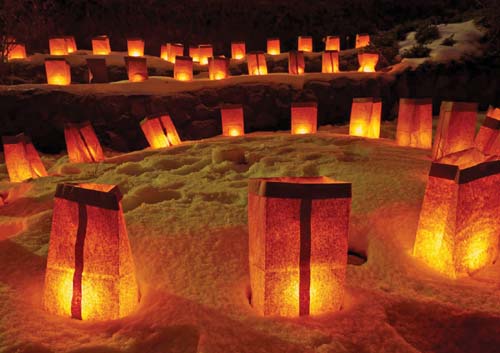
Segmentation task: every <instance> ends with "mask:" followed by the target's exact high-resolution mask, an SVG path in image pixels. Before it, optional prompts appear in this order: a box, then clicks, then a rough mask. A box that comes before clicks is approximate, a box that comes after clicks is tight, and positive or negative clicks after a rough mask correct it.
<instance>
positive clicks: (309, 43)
mask: <svg viewBox="0 0 500 353" xmlns="http://www.w3.org/2000/svg"><path fill="white" fill-rule="evenodd" d="M297 50H299V51H303V52H307V53H311V52H312V51H313V39H312V37H309V36H300V37H299V39H298V45H297Z"/></svg>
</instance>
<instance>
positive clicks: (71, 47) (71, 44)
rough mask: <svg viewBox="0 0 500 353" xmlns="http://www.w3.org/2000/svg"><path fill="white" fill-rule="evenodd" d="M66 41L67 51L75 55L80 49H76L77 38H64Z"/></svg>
mask: <svg viewBox="0 0 500 353" xmlns="http://www.w3.org/2000/svg"><path fill="white" fill-rule="evenodd" d="M64 39H65V40H66V50H67V51H68V54H71V53H74V52H75V51H77V50H78V49H77V48H76V41H75V37H73V36H66V37H64Z"/></svg>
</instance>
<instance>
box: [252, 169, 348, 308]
mask: <svg viewBox="0 0 500 353" xmlns="http://www.w3.org/2000/svg"><path fill="white" fill-rule="evenodd" d="M350 207H351V184H350V183H343V182H336V181H334V180H332V179H329V178H325V177H316V178H263V179H250V180H249V183H248V231H249V255H250V256H249V257H250V284H251V288H252V305H253V307H254V308H255V309H256V310H257V312H258V313H259V314H261V315H280V316H299V315H309V314H312V315H317V314H322V313H325V312H329V311H336V310H339V309H340V308H341V306H342V301H343V296H344V283H345V272H346V267H347V235H348V227H349V213H350Z"/></svg>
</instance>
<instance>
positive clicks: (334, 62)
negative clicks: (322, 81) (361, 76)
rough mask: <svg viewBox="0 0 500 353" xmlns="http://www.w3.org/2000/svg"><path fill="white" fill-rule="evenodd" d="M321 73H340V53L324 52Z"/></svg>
mask: <svg viewBox="0 0 500 353" xmlns="http://www.w3.org/2000/svg"><path fill="white" fill-rule="evenodd" d="M321 72H323V73H330V74H331V73H334V72H339V52H338V51H324V52H323V54H322V55H321Z"/></svg>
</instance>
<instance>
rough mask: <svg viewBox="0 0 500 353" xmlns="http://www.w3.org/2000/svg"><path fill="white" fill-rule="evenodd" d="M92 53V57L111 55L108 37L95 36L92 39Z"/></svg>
mask: <svg viewBox="0 0 500 353" xmlns="http://www.w3.org/2000/svg"><path fill="white" fill-rule="evenodd" d="M92 53H93V54H94V55H109V53H111V46H110V45H109V38H108V36H97V37H94V38H92Z"/></svg>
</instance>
